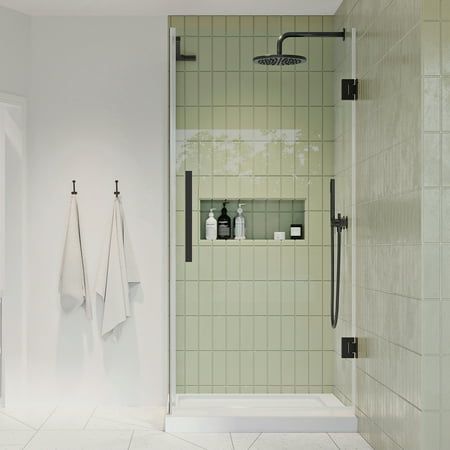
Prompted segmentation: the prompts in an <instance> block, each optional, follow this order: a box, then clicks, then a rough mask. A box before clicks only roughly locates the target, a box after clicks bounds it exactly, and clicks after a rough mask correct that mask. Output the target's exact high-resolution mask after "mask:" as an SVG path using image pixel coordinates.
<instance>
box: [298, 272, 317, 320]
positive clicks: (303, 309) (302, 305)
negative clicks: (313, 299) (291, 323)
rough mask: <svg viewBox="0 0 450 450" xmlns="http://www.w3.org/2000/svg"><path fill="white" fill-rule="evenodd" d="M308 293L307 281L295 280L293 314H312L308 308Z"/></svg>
mask: <svg viewBox="0 0 450 450" xmlns="http://www.w3.org/2000/svg"><path fill="white" fill-rule="evenodd" d="M296 276H297V275H296ZM310 295H311V294H310V292H309V288H308V282H307V281H296V282H295V314H301V315H307V314H313V312H312V310H310V309H309V299H310Z"/></svg>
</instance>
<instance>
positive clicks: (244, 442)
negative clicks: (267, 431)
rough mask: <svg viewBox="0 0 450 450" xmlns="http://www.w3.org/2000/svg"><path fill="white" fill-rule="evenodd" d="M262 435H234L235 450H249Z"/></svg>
mask: <svg viewBox="0 0 450 450" xmlns="http://www.w3.org/2000/svg"><path fill="white" fill-rule="evenodd" d="M260 434H261V433H232V434H231V439H232V440H233V447H234V450H248V449H249V448H250V446H251V445H252V444H253V442H255V441H256V439H258V437H259V435H260Z"/></svg>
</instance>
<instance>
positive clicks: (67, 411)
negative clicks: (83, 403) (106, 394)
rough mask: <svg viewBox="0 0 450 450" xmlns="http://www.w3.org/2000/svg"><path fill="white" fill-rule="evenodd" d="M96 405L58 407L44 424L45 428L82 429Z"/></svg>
mask: <svg viewBox="0 0 450 450" xmlns="http://www.w3.org/2000/svg"><path fill="white" fill-rule="evenodd" d="M94 411H95V408H94V407H86V408H57V409H56V410H55V411H54V412H53V414H52V415H51V416H50V417H49V418H48V419H47V421H46V422H45V423H44V425H43V426H42V429H43V430H82V429H83V428H84V427H85V426H86V425H87V423H88V422H89V419H90V418H91V417H92V414H93V413H94Z"/></svg>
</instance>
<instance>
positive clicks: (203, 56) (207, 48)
mask: <svg viewBox="0 0 450 450" xmlns="http://www.w3.org/2000/svg"><path fill="white" fill-rule="evenodd" d="M198 67H199V69H200V70H204V71H210V70H211V69H212V40H211V38H210V37H201V38H199V40H198Z"/></svg>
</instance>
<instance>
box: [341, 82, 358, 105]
mask: <svg viewBox="0 0 450 450" xmlns="http://www.w3.org/2000/svg"><path fill="white" fill-rule="evenodd" d="M341 81H342V100H358V80H357V79H343V80H341Z"/></svg>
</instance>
